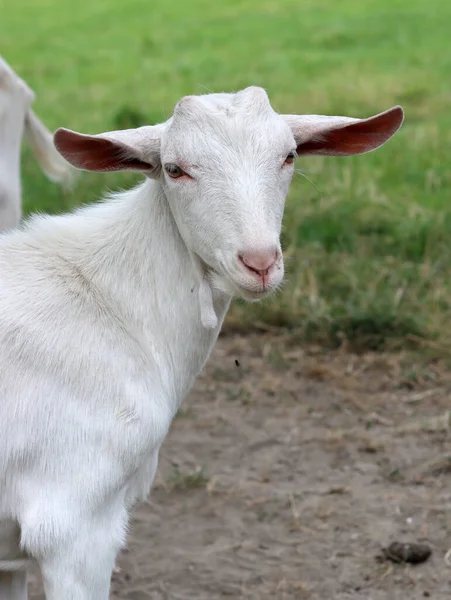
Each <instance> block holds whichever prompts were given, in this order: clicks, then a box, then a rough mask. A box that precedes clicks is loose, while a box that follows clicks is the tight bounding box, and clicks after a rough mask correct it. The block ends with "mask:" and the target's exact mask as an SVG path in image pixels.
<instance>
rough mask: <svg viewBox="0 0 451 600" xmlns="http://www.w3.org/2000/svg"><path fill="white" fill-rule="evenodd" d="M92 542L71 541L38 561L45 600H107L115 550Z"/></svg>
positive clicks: (94, 540)
mask: <svg viewBox="0 0 451 600" xmlns="http://www.w3.org/2000/svg"><path fill="white" fill-rule="evenodd" d="M95 538H96V533H94V534H93V537H86V539H84V540H80V539H78V540H73V541H72V542H69V543H68V545H67V546H66V547H64V548H61V547H60V548H58V551H57V552H56V553H55V554H53V556H52V557H48V558H45V559H43V560H41V561H39V562H40V568H41V573H42V579H43V582H44V590H45V597H46V600H108V598H109V591H110V581H111V575H112V572H113V567H114V562H115V558H116V549H115V548H114V549H112V548H111V547H110V541H109V540H108V538H105V536H100V539H95ZM99 542H101V543H99ZM102 542H103V543H102Z"/></svg>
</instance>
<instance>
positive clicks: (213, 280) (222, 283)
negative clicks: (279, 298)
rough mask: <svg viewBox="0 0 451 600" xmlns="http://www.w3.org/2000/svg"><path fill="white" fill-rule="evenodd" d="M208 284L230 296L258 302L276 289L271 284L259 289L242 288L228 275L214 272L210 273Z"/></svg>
mask: <svg viewBox="0 0 451 600" xmlns="http://www.w3.org/2000/svg"><path fill="white" fill-rule="evenodd" d="M210 284H211V286H212V288H213V289H214V290H216V291H218V292H220V293H222V294H226V295H227V296H230V297H232V298H240V299H241V300H246V301H247V302H259V301H260V300H263V299H264V298H268V296H271V295H272V294H273V293H274V292H275V291H276V290H277V286H273V287H271V288H268V289H266V290H261V291H260V290H252V289H249V288H244V287H242V286H240V285H238V284H237V283H235V282H234V281H233V280H232V279H230V278H229V277H225V276H223V275H219V274H218V273H216V272H213V273H212V274H211V276H210Z"/></svg>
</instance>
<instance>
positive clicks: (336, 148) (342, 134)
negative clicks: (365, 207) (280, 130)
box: [283, 106, 404, 156]
mask: <svg viewBox="0 0 451 600" xmlns="http://www.w3.org/2000/svg"><path fill="white" fill-rule="evenodd" d="M283 118H284V119H285V121H286V122H287V124H288V125H289V126H290V128H291V131H292V132H293V135H294V139H295V141H296V144H297V153H298V154H323V155H335V156H351V155H353V154H365V153H366V152H371V151H372V150H376V148H379V147H380V146H382V145H383V144H385V142H387V141H388V140H389V139H390V138H391V137H392V136H393V135H394V134H395V133H396V132H397V131H398V129H399V128H400V127H401V125H402V122H403V120H404V112H403V110H402V108H401V107H400V106H394V107H393V108H390V109H389V110H386V111H385V112H382V113H379V114H377V115H375V116H374V117H369V118H368V119H352V118H349V117H326V116H320V115H299V116H298V115H283Z"/></svg>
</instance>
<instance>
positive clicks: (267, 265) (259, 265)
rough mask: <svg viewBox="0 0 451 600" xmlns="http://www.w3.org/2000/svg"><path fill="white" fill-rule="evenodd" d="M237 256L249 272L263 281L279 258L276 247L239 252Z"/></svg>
mask: <svg viewBox="0 0 451 600" xmlns="http://www.w3.org/2000/svg"><path fill="white" fill-rule="evenodd" d="M238 258H239V260H240V262H241V264H242V265H243V266H244V267H245V268H246V270H247V271H248V272H249V273H252V274H253V276H254V277H255V278H256V279H258V280H260V281H263V283H264V282H265V279H266V278H267V277H268V275H269V272H270V270H271V268H272V267H273V266H274V265H275V264H276V263H277V260H278V259H279V251H278V250H277V249H276V248H271V249H269V250H258V251H249V252H241V253H240V254H239V255H238Z"/></svg>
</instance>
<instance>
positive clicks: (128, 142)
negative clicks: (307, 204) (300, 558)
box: [0, 88, 301, 600]
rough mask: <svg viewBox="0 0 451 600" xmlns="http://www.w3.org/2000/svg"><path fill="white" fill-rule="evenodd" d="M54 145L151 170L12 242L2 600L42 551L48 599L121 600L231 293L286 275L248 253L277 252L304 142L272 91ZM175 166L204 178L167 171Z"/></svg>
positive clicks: (0, 427) (3, 279) (0, 379)
mask: <svg viewBox="0 0 451 600" xmlns="http://www.w3.org/2000/svg"><path fill="white" fill-rule="evenodd" d="M299 119H301V117H299ZM99 139H100V140H107V141H106V142H105V144H106V145H105V148H106V151H108V148H111V156H110V157H109V158H107V159H105V158H104V155H103V154H102V156H103V158H102V159H101V160H100V159H99V158H98V156H97V154H96V153H97V149H98V148H99V144H100V145H101V144H103V141H100V142H99V141H98V140H99ZM55 140H56V142H57V147H58V148H59V149H60V151H61V152H63V154H64V155H65V156H66V158H68V160H71V162H73V164H75V165H77V166H84V167H85V168H88V167H90V168H95V169H98V170H109V169H115V168H123V169H126V168H139V169H140V170H142V171H143V172H145V173H146V174H147V175H148V178H147V179H146V180H145V181H144V182H143V183H142V184H140V185H139V186H137V187H136V188H134V189H132V190H130V191H126V192H122V193H120V194H117V195H115V196H113V197H111V198H109V199H108V200H107V201H105V202H103V203H99V204H97V205H93V206H89V207H85V208H83V209H80V210H78V211H76V212H75V213H73V214H71V215H65V216H53V217H38V218H34V219H32V220H31V221H29V222H28V224H27V225H26V226H25V227H24V228H23V230H17V231H14V232H12V233H9V234H7V235H4V236H3V237H2V238H0V389H1V392H0V398H1V400H0V402H1V411H0V561H3V563H2V562H0V568H2V565H3V568H4V569H5V570H9V571H11V570H13V569H14V568H17V569H19V571H17V576H14V575H11V573H6V574H5V576H4V579H3V580H2V579H1V578H0V599H1V600H6V598H8V599H9V600H10V599H11V598H13V599H14V600H25V598H26V592H25V591H24V589H25V588H24V581H25V579H24V574H23V572H22V571H20V569H23V568H24V566H27V563H26V561H27V560H28V559H29V560H30V561H37V562H38V564H39V566H40V568H41V571H42V574H43V580H44V585H45V591H46V598H47V600H63V599H64V600H107V598H108V590H109V581H110V576H111V572H112V569H113V565H114V561H115V557H116V554H117V552H118V550H119V548H120V547H121V545H122V544H123V543H124V540H125V534H126V528H127V520H128V514H129V511H130V509H131V508H132V506H133V505H134V503H135V502H136V501H137V500H143V499H145V498H146V496H147V494H148V492H149V490H150V487H151V485H152V481H153V478H154V475H155V471H156V468H157V462H158V452H159V448H160V446H161V444H162V442H163V440H164V439H165V436H166V434H167V432H168V429H169V426H170V424H171V421H172V419H173V417H174V415H175V413H176V411H177V409H178V408H179V406H180V404H181V402H182V401H183V399H184V398H185V397H186V395H187V394H188V392H189V390H190V388H191V386H192V384H193V382H194V380H195V378H196V376H197V375H198V373H199V372H200V371H201V369H202V368H203V366H204V364H205V362H206V360H207V359H208V356H209V354H210V352H211V350H212V347H213V345H214V343H215V341H216V339H217V336H218V333H219V330H220V327H221V324H222V322H223V319H224V316H225V314H226V311H227V308H228V306H229V303H230V299H231V297H232V296H233V295H239V296H241V297H243V298H248V299H256V298H260V297H262V296H264V295H265V294H267V293H270V292H271V291H273V290H274V289H275V288H276V287H277V286H278V285H279V284H280V282H281V278H282V274H283V261H282V256H281V254H280V258H279V259H278V261H277V264H276V265H274V268H273V269H272V272H270V273H269V274H268V278H267V281H266V284H263V283H262V282H261V281H260V280H259V279H258V278H256V277H255V273H252V272H249V271H248V270H246V267H245V266H243V264H242V263H240V261H239V259H238V256H239V253H240V252H242V251H244V250H254V249H255V248H257V249H258V248H267V247H276V248H280V242H279V236H280V228H281V220H282V214H283V208H284V202H285V196H286V193H287V190H288V186H289V183H290V180H291V176H292V172H293V167H292V166H291V165H285V162H284V161H285V157H286V155H287V154H288V153H289V152H290V151H291V150H293V149H294V148H296V147H297V146H296V144H297V141H296V140H295V137H294V134H293V132H292V130H291V129H290V127H289V126H288V125H287V123H286V120H285V118H284V117H282V116H280V115H277V114H276V113H275V112H274V111H273V110H272V108H271V106H270V104H269V101H268V99H267V97H266V94H265V93H264V92H263V90H260V89H258V88H249V89H248V90H245V91H243V92H240V93H238V94H236V95H226V94H218V95H212V96H207V97H201V98H192V97H189V98H186V99H184V100H183V101H182V102H181V103H179V105H178V106H177V107H176V110H175V114H174V117H173V118H171V119H170V120H169V121H168V122H167V123H166V124H163V125H159V126H156V127H146V128H140V129H138V130H134V131H130V132H110V133H108V134H103V135H102V136H100V138H99V137H95V138H93V137H92V136H84V137H83V136H81V135H79V134H71V133H70V132H68V131H67V130H66V131H64V130H63V131H62V132H61V130H60V133H58V134H57V135H56V137H55ZM93 140H94V141H93ZM85 142H86V144H87V150H86V149H85V150H83V149H80V148H81V146H80V143H81V144H84V143H85ZM107 153H108V152H107ZM91 159H92V160H91ZM94 159H95V160H96V161H97V162H95V160H94ZM132 159H133V160H134V161H135V162H130V160H132ZM90 161H91V162H90ZM93 161H94V162H93ZM105 161H106V162H105ZM136 161H140V162H139V163H138V162H136ZM171 162H173V163H177V164H183V166H184V168H185V169H186V170H187V171H189V172H190V174H191V175H192V179H188V178H181V179H173V180H171V179H170V178H169V177H168V175H167V174H165V171H164V166H165V164H167V163H171ZM138 164H139V167H137V165H138ZM265 286H266V287H265ZM14 561H16V562H14ZM24 561H25V562H24ZM2 585H3V587H2ZM2 590H3V591H2ZM5 590H6V591H5ZM17 590H18V591H17ZM2 594H3V595H2ZM8 594H9V595H8Z"/></svg>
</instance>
